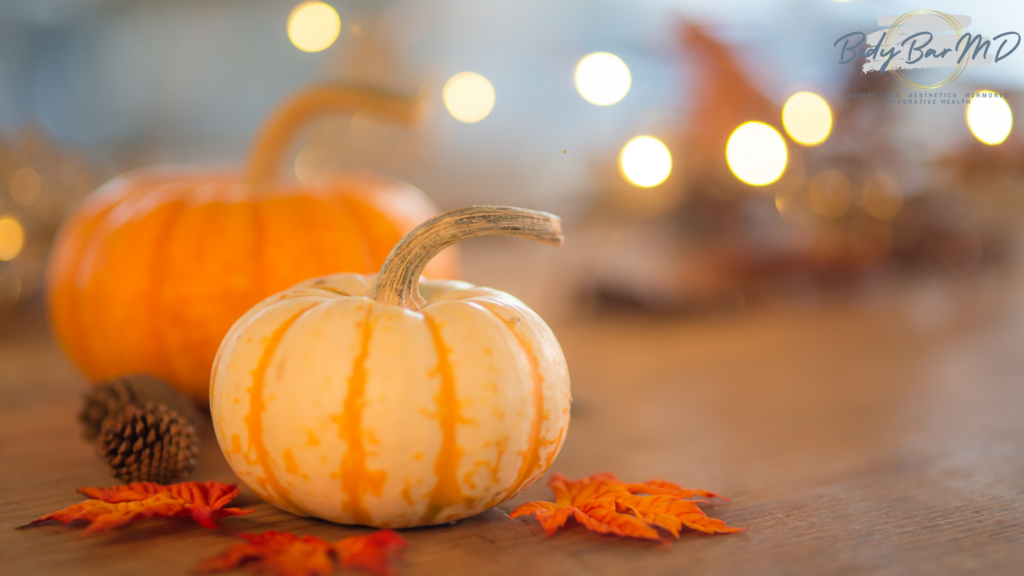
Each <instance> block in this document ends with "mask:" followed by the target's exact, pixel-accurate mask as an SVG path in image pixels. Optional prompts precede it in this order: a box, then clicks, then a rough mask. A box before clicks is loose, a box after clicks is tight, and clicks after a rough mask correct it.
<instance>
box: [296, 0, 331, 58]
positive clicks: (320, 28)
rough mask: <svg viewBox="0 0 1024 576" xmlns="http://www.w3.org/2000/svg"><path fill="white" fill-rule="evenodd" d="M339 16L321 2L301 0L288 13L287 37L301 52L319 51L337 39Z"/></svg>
mask: <svg viewBox="0 0 1024 576" xmlns="http://www.w3.org/2000/svg"><path fill="white" fill-rule="evenodd" d="M340 32H341V18H340V17H339V16H338V12H337V11H335V10H334V8H332V7H331V6H328V5H327V4H324V3H323V2H303V3H301V4H299V5H298V6H296V7H295V8H293V9H292V12H291V14H289V15H288V38H289V39H290V40H291V41H292V44H294V45H295V47H296V48H298V49H299V50H302V51H303V52H319V51H321V50H324V49H326V48H327V47H328V46H330V45H331V44H334V41H335V40H337V39H338V33H340Z"/></svg>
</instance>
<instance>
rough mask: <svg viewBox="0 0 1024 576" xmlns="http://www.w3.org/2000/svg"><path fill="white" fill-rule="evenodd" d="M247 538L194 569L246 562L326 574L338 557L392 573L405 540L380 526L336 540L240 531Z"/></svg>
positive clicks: (293, 573)
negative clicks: (373, 529)
mask: <svg viewBox="0 0 1024 576" xmlns="http://www.w3.org/2000/svg"><path fill="white" fill-rule="evenodd" d="M241 536H242V538H243V539H244V540H246V542H244V543H238V544H232V545H231V546H229V547H228V548H227V550H225V551H224V552H222V553H220V554H219V555H217V556H214V557H212V558H208V559H206V560H204V561H203V562H202V563H201V564H200V565H199V567H198V568H197V571H199V572H223V571H226V570H234V569H235V568H239V567H241V566H248V567H249V568H250V569H251V570H254V571H257V572H260V571H266V572H272V573H274V574H276V575H278V576H327V575H328V574H331V573H333V572H334V570H335V569H336V568H337V564H338V562H339V560H340V562H341V564H342V565H343V566H345V567H346V568H362V569H364V570H367V571H370V572H373V573H374V574H377V575H378V576H391V574H393V573H394V571H393V568H392V566H391V560H392V559H393V558H396V557H398V556H400V555H401V551H402V549H403V548H405V546H407V543H406V541H405V539H404V538H402V537H401V536H399V535H398V533H397V532H395V531H393V530H379V531H377V532H374V533H373V534H368V535H366V536H350V537H348V538H345V539H343V540H340V541H338V542H335V543H333V544H332V543H330V542H327V541H326V540H321V539H320V538H317V537H316V536H308V535H307V536H303V537H301V538H299V537H298V536H296V535H294V534H291V533H289V532H274V531H269V532H264V533H262V534H242V535H241Z"/></svg>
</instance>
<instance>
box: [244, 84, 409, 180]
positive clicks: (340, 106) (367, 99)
mask: <svg viewBox="0 0 1024 576" xmlns="http://www.w3.org/2000/svg"><path fill="white" fill-rule="evenodd" d="M360 109H366V110H369V111H371V112H372V113H374V114H377V115H380V116H382V117H385V118H388V119H390V120H394V121H395V122H398V123H399V124H403V125H406V126H411V125H412V124H414V123H415V122H416V120H417V119H418V118H419V116H420V111H421V107H420V104H419V101H418V100H417V99H415V98H405V97H402V96H396V95H394V94H388V93H386V92H381V91H378V90H372V89H369V88H357V87H352V86H340V85H329V84H328V85H323V86H316V87H313V88H310V89H308V90H305V91H303V92H300V93H298V94H296V95H294V96H292V97H291V98H289V99H288V100H286V101H285V102H284V104H282V105H281V106H279V107H278V108H277V109H276V110H275V111H274V113H273V115H272V116H271V117H270V120H268V121H267V122H266V123H265V124H264V125H263V127H262V128H261V129H260V132H259V134H258V135H257V136H256V141H255V144H254V145H253V148H252V151H251V152H250V153H249V160H248V165H247V168H246V180H247V181H248V182H249V184H250V185H252V186H260V185H264V184H267V183H269V182H272V181H274V179H275V178H276V177H277V174H278V170H279V168H280V164H281V155H282V154H283V153H284V151H285V149H286V148H287V147H288V145H289V144H291V141H292V138H293V137H294V136H295V133H296V132H297V131H298V130H299V129H300V128H302V127H303V126H304V125H305V124H306V123H307V122H309V120H310V119H312V118H313V117H315V116H319V115H321V114H325V113H328V112H337V111H340V110H360Z"/></svg>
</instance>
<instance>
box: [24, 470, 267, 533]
mask: <svg viewBox="0 0 1024 576" xmlns="http://www.w3.org/2000/svg"><path fill="white" fill-rule="evenodd" d="M78 491H79V492H81V493H82V494H85V495H86V496H91V497H92V498H93V500H86V501H85V502H81V503H79V504H75V505H73V506H68V507H67V508H65V509H63V510H59V511H57V512H52V513H50V514H46V515H45V516H41V517H39V518H37V519H35V520H33V521H32V522H29V523H28V524H26V525H25V526H21V528H25V527H28V526H32V525H34V524H39V523H41V522H46V521H47V520H56V521H58V522H63V523H64V524H68V523H70V522H74V521H75V520H84V521H86V522H88V523H89V527H88V528H86V529H85V532H87V533H91V532H100V531H102V530H109V529H111V528H117V527H119V526H124V525H125V524H128V523H129V522H132V521H133V520H142V519H145V518H177V517H191V518H192V519H193V520H195V521H196V522H198V523H199V524H200V525H202V526H204V527H206V528H216V527H217V522H216V521H217V520H218V519H219V518H223V517H225V516H244V515H245V514H250V513H252V512H254V510H243V509H240V508H224V506H225V505H226V504H227V503H229V502H231V500H233V499H234V498H235V496H238V488H236V487H235V485H234V484H223V483H221V482H205V483H200V482H182V483H180V484H171V485H169V486H164V485H162V484H157V483H155V482H134V483H132V484H126V485H123V486H111V487H110V488H79V489H78Z"/></svg>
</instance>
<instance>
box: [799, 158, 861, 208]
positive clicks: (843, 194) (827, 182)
mask: <svg viewBox="0 0 1024 576" xmlns="http://www.w3.org/2000/svg"><path fill="white" fill-rule="evenodd" d="M806 201H807V207H808V208H810V209H811V210H813V211H814V213H815V214H817V215H818V216H824V217H825V218H838V217H839V216H842V215H843V214H846V211H847V210H849V209H850V204H851V203H852V202H853V186H852V185H851V184H850V179H849V178H847V177H846V175H844V174H843V173H842V172H840V171H839V170H834V169H832V168H829V169H826V170H822V171H821V172H819V173H818V174H817V175H816V176H815V177H814V178H813V179H811V184H810V186H808V188H807V198H806Z"/></svg>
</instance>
